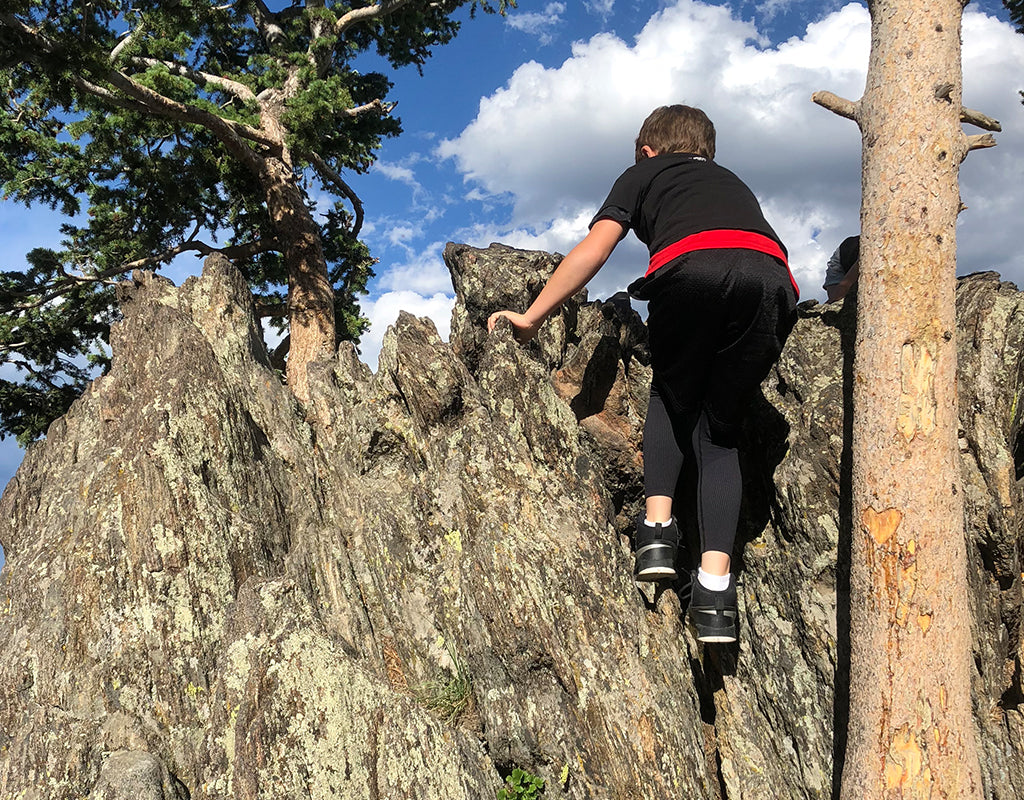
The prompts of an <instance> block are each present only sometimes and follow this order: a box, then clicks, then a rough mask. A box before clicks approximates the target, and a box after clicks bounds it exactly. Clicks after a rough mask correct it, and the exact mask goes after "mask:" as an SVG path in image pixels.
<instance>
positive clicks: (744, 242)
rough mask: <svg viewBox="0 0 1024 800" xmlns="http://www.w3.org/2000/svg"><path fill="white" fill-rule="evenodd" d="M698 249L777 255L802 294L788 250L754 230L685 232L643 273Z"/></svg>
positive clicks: (652, 270) (655, 258)
mask: <svg viewBox="0 0 1024 800" xmlns="http://www.w3.org/2000/svg"><path fill="white" fill-rule="evenodd" d="M695 250H756V251H757V252H759V253H767V254H768V255H770V256H774V257H775V258H777V259H778V260H779V261H781V262H782V264H783V265H784V266H785V267H786V271H787V272H789V280H790V282H791V283H792V284H793V289H794V291H795V292H796V296H797V297H798V298H799V297H800V287H799V286H797V285H796V281H795V280H794V279H793V273H792V271H791V270H790V269H789V261H788V260H787V258H786V253H785V251H784V250H783V249H782V247H780V246H779V243H778V242H776V241H775V240H774V239H771V238H769V237H767V236H765V235H763V234H760V233H754V232H753V231H733V230H715V231H701V232H700V233H694V234H691V235H690V236H686V237H684V238H682V239H680V240H679V241H678V242H675V243H673V244H670V245H669V246H668V247H666V248H664V249H662V250H659V251H658V252H657V253H655V254H654V255H653V256H651V262H650V265H649V266H648V268H647V273H646V274H645V275H644V277H645V278H646V277H648V276H649V275H650V274H651V273H652V272H654V271H655V270H657V269H659V268H660V267H663V266H665V265H666V264H667V263H668V262H669V261H672V260H673V259H675V258H678V257H679V256H681V255H683V254H684V253H692V252H693V251H695Z"/></svg>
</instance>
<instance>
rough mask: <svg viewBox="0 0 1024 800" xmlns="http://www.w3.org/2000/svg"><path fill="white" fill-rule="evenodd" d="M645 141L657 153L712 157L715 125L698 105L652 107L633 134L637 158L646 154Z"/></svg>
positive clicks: (638, 161)
mask: <svg viewBox="0 0 1024 800" xmlns="http://www.w3.org/2000/svg"><path fill="white" fill-rule="evenodd" d="M644 145H647V146H648V147H650V148H651V149H652V150H656V151H657V152H658V153H659V154H660V153H693V154H695V155H698V156H704V158H707V159H709V160H712V161H713V160H714V158H715V126H714V124H713V123H712V122H711V120H710V119H708V115H707V114H705V113H704V112H703V111H701V110H700V109H699V108H691V107H690V106H683V105H674V106H661V107H660V108H656V109H654V111H652V112H651V114H650V116H649V117H647V119H645V120H644V124H643V125H641V126H640V133H639V134H638V135H637V137H636V161H637V163H638V164H639V163H640V162H641V161H643V160H644V158H646V156H645V155H644V154H643V152H642V150H643V147H644Z"/></svg>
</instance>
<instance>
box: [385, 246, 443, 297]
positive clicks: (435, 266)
mask: <svg viewBox="0 0 1024 800" xmlns="http://www.w3.org/2000/svg"><path fill="white" fill-rule="evenodd" d="M443 250H444V245H443V244H442V243H441V242H434V243H433V244H431V245H429V246H428V247H427V248H426V249H424V250H423V251H421V252H419V253H415V254H413V256H412V258H410V259H409V260H408V261H405V262H403V263H399V264H394V265H392V266H390V267H388V269H387V270H385V271H384V272H383V274H382V276H381V279H380V286H381V288H382V289H386V290H394V291H407V292H416V293H418V294H421V295H435V294H438V293H444V294H452V292H453V290H452V280H451V276H450V275H449V273H448V267H446V266H445V264H444V259H443V258H442V255H441V253H442V252H443Z"/></svg>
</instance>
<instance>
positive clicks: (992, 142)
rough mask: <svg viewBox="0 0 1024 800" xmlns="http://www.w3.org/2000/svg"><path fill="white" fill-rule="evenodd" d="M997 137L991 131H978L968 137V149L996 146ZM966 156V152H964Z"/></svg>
mask: <svg viewBox="0 0 1024 800" xmlns="http://www.w3.org/2000/svg"><path fill="white" fill-rule="evenodd" d="M995 146H996V137H995V136H993V135H992V134H991V133H976V134H973V135H972V136H968V137H967V151H968V152H970V151H971V150H982V149H984V148H986V147H995ZM964 155H965V156H966V153H965V154H964Z"/></svg>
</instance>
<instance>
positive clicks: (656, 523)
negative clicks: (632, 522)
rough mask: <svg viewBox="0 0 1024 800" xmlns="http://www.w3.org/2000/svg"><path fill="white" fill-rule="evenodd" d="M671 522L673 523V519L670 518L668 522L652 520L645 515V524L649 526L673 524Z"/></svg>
mask: <svg viewBox="0 0 1024 800" xmlns="http://www.w3.org/2000/svg"><path fill="white" fill-rule="evenodd" d="M671 524H672V520H669V521H668V522H651V521H650V520H649V519H647V518H646V517H644V525H646V526H647V527H648V528H657V527H658V526H659V525H666V526H667V525H671Z"/></svg>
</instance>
